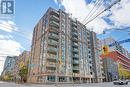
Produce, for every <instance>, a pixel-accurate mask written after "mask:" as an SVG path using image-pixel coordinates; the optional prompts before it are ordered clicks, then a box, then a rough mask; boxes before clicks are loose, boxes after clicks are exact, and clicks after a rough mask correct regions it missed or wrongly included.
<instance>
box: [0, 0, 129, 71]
mask: <svg viewBox="0 0 130 87" xmlns="http://www.w3.org/2000/svg"><path fill="white" fill-rule="evenodd" d="M0 1H1V0H0ZM114 1H116V0H99V4H97V5H96V6H95V3H97V2H98V0H15V14H14V17H12V19H8V18H5V19H3V18H1V17H0V73H1V72H2V70H3V65H4V61H5V59H6V56H7V55H19V54H20V53H21V52H23V51H24V50H30V47H31V39H32V33H33V29H34V26H35V25H36V24H37V22H38V21H39V20H40V18H41V17H42V16H43V15H44V13H45V12H46V11H47V9H48V8H49V7H52V8H55V9H59V8H61V9H63V10H65V12H67V13H68V14H72V17H73V18H77V20H79V21H80V22H82V23H83V24H85V23H86V22H87V21H88V20H90V19H91V18H92V17H93V16H94V15H96V14H97V13H98V12H100V11H102V10H103V9H105V8H107V7H108V6H109V5H110V4H111V3H113V2H114ZM94 6H95V8H94ZM93 8H94V9H93ZM92 9H93V11H92V12H91V14H90V15H88V14H89V13H90V11H91V10H92ZM129 9H130V0H121V2H120V3H118V4H116V5H114V6H113V7H112V8H111V9H110V10H108V11H106V12H104V13H103V14H101V15H100V16H99V17H97V18H96V19H95V20H94V21H92V22H90V23H89V24H87V25H86V27H88V28H89V29H90V30H93V31H94V32H96V33H97V37H98V38H100V39H103V38H107V37H110V36H111V37H113V38H114V39H115V40H117V41H120V40H124V39H128V38H130V35H128V32H124V31H117V30H115V29H116V28H117V29H125V28H126V27H129V26H130V16H129ZM92 14H93V15H92ZM86 16H87V19H88V20H87V21H83V20H84V19H85V17H86ZM89 17H90V19H89ZM106 29H107V30H108V29H109V30H110V31H107V32H106V34H102V32H103V30H106ZM129 30H130V29H129ZM129 44H130V43H125V44H122V45H123V46H124V47H125V48H126V49H128V50H129V52H130V45H129Z"/></svg>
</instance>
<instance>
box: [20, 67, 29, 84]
mask: <svg viewBox="0 0 130 87" xmlns="http://www.w3.org/2000/svg"><path fill="white" fill-rule="evenodd" d="M27 74H28V67H27V66H23V67H21V68H20V70H19V76H20V77H21V81H24V82H26V81H27Z"/></svg>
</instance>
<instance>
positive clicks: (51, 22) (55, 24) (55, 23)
mask: <svg viewBox="0 0 130 87" xmlns="http://www.w3.org/2000/svg"><path fill="white" fill-rule="evenodd" d="M50 25H51V26H55V27H59V23H58V22H56V21H52V20H51V21H50Z"/></svg>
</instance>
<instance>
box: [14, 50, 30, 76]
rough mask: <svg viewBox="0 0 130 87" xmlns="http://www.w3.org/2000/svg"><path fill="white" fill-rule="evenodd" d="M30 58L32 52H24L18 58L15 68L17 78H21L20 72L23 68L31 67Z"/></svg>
mask: <svg viewBox="0 0 130 87" xmlns="http://www.w3.org/2000/svg"><path fill="white" fill-rule="evenodd" d="M30 56H31V54H30V51H24V52H22V53H21V54H20V55H19V56H18V58H17V60H16V62H15V65H14V68H13V71H14V72H13V73H14V77H15V78H18V77H19V70H20V68H21V67H23V66H26V67H29V61H30Z"/></svg>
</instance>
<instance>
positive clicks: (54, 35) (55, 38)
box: [49, 33, 59, 40]
mask: <svg viewBox="0 0 130 87" xmlns="http://www.w3.org/2000/svg"><path fill="white" fill-rule="evenodd" d="M49 38H51V39H54V40H58V39H59V36H58V35H57V34H54V33H50V34H49Z"/></svg>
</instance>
